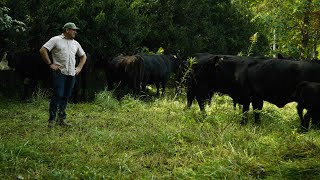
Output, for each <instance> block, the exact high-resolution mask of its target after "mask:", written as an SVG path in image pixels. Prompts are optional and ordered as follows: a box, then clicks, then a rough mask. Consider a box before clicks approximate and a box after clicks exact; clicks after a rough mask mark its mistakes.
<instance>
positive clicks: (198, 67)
mask: <svg viewBox="0 0 320 180" xmlns="http://www.w3.org/2000/svg"><path fill="white" fill-rule="evenodd" d="M194 57H195V59H196V63H195V64H194V65H193V66H192V71H191V73H190V76H188V79H187V101H188V104H187V107H190V106H191V105H192V102H193V100H194V99H196V100H197V102H198V105H199V107H200V110H201V111H204V104H205V102H206V101H210V100H211V97H212V95H213V94H214V92H220V93H223V94H228V95H229V96H231V97H232V98H233V101H234V105H235V104H236V102H238V101H239V99H242V95H241V92H242V91H241V90H240V88H241V87H240V82H237V80H238V76H239V74H241V72H242V71H243V69H244V68H246V67H247V66H248V65H249V64H248V63H253V62H255V61H252V60H250V59H249V58H248V57H240V56H230V55H228V56H227V55H213V54H209V53H198V54H195V55H194ZM245 59H247V61H244V60H245ZM217 67H218V68H217Z"/></svg>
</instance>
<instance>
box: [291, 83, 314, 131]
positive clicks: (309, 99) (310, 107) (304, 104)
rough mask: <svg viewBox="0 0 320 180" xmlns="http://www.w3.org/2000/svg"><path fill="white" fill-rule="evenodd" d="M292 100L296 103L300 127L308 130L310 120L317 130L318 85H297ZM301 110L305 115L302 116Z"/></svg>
mask: <svg viewBox="0 0 320 180" xmlns="http://www.w3.org/2000/svg"><path fill="white" fill-rule="evenodd" d="M294 99H295V101H296V102H297V103H298V105H297V111H298V115H299V117H300V120H301V127H302V128H303V129H304V130H308V129H309V123H310V120H311V118H312V125H314V126H315V127H317V128H319V125H320V83H316V82H309V81H302V82H301V83H299V84H298V86H297V88H296V91H295V93H294ZM303 109H306V110H307V113H306V114H305V115H304V116H303Z"/></svg>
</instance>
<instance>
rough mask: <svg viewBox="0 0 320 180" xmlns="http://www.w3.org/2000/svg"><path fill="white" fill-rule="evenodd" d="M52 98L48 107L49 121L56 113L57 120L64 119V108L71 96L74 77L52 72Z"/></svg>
mask: <svg viewBox="0 0 320 180" xmlns="http://www.w3.org/2000/svg"><path fill="white" fill-rule="evenodd" d="M52 80H53V93H54V94H53V96H52V97H51V101H50V105H49V120H54V119H55V118H56V114H57V112H58V118H59V119H65V118H66V116H67V115H66V112H65V110H66V107H67V101H68V98H69V97H70V96H71V93H72V90H73V87H74V84H75V81H76V78H75V76H70V75H64V74H62V73H61V72H60V71H54V72H53V75H52Z"/></svg>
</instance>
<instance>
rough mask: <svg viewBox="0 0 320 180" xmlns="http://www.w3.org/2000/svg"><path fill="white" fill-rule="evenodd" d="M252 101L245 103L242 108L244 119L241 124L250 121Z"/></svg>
mask: <svg viewBox="0 0 320 180" xmlns="http://www.w3.org/2000/svg"><path fill="white" fill-rule="evenodd" d="M249 106H250V102H247V103H243V109H242V121H241V123H240V124H242V125H244V124H247V123H248V111H249Z"/></svg>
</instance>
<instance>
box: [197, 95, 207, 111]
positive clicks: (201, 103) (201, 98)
mask: <svg viewBox="0 0 320 180" xmlns="http://www.w3.org/2000/svg"><path fill="white" fill-rule="evenodd" d="M196 99H197V101H198V105H199V108H200V110H201V111H202V112H205V109H204V105H205V103H206V96H197V97H196Z"/></svg>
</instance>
